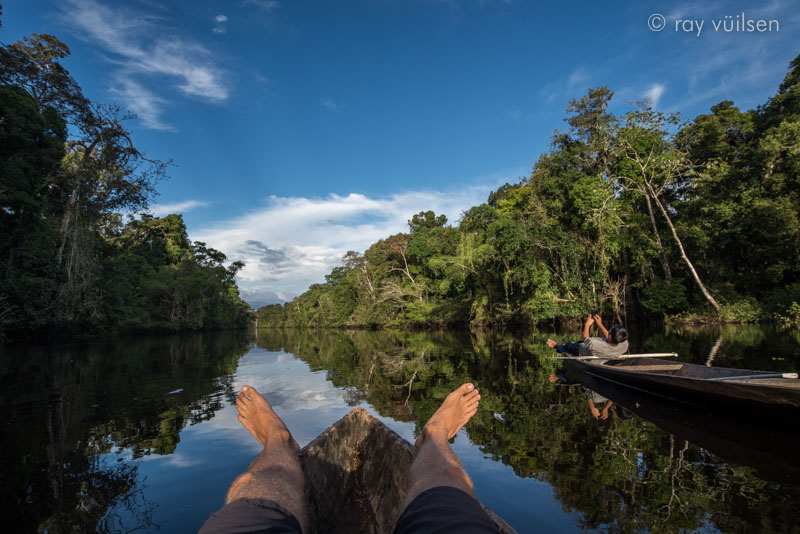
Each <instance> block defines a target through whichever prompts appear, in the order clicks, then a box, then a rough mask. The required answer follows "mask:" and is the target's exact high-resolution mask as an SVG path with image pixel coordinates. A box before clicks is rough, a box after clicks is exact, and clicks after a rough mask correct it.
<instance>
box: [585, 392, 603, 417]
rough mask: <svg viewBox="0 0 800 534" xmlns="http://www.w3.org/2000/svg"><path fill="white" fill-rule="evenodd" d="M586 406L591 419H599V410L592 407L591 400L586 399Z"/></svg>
mask: <svg viewBox="0 0 800 534" xmlns="http://www.w3.org/2000/svg"><path fill="white" fill-rule="evenodd" d="M586 404H588V405H589V411H590V412H592V417H594V418H595V419H597V418H598V417H600V410H598V409H597V406H595V405H594V402H592V399H590V398H588V397H587V398H586Z"/></svg>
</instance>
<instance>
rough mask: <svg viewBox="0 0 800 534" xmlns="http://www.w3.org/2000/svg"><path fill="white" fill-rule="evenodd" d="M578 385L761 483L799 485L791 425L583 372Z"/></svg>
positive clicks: (798, 433) (799, 440)
mask: <svg viewBox="0 0 800 534" xmlns="http://www.w3.org/2000/svg"><path fill="white" fill-rule="evenodd" d="M580 383H581V385H583V386H584V387H586V388H588V389H591V390H592V391H596V392H597V393H599V394H600V395H602V396H603V397H605V398H607V399H609V400H610V401H612V402H614V403H615V404H617V405H619V406H621V407H623V408H626V409H628V410H629V411H630V412H632V413H634V414H635V415H637V416H639V417H640V418H642V419H645V420H647V421H650V422H651V423H653V424H654V425H656V426H658V427H659V428H661V429H662V430H664V431H665V432H667V433H669V434H672V435H673V436H675V437H676V438H678V439H685V440H687V441H690V442H692V443H694V444H695V445H697V446H699V447H702V448H703V449H705V450H707V451H710V452H712V453H714V454H716V455H717V456H720V457H722V458H724V459H725V460H726V461H732V462H736V463H738V464H742V465H747V466H750V467H753V468H755V469H756V470H757V471H758V473H759V475H760V476H761V477H762V478H764V479H765V480H769V481H772V482H778V483H781V484H783V483H790V484H794V485H798V484H800V464H798V462H797V451H798V450H800V427H798V426H797V425H795V424H793V422H790V423H789V424H774V423H773V422H772V421H770V420H769V419H768V418H767V419H765V420H761V419H760V418H755V417H741V416H740V413H738V412H736V411H728V412H720V411H716V410H703V409H698V408H697V407H696V406H694V405H690V404H686V403H683V402H675V401H674V400H671V399H668V398H666V397H663V396H659V395H651V394H649V393H645V392H641V391H637V390H635V389H632V388H629V387H625V386H620V385H618V384H614V383H612V382H609V381H608V380H605V379H602V378H598V377H595V376H593V375H588V374H583V375H582V376H581V382H580Z"/></svg>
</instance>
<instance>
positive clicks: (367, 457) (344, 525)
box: [300, 408, 516, 534]
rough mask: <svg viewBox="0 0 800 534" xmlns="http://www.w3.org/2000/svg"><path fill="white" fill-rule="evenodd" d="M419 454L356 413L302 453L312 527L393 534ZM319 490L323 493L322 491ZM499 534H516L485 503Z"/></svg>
mask: <svg viewBox="0 0 800 534" xmlns="http://www.w3.org/2000/svg"><path fill="white" fill-rule="evenodd" d="M415 455H416V449H415V448H414V446H413V445H412V444H411V443H409V442H408V441H406V440H405V439H403V438H402V437H400V436H399V435H398V434H397V433H396V432H394V431H393V430H391V429H390V428H388V427H387V426H386V425H384V424H383V423H382V422H381V421H379V420H378V419H376V418H375V417H373V416H371V415H370V414H369V413H368V412H367V411H366V410H365V409H363V408H354V409H353V410H351V411H350V413H348V414H347V415H345V416H344V417H342V418H341V419H339V420H338V421H337V422H335V423H334V424H333V425H331V426H330V427H329V428H328V429H326V430H325V431H324V432H323V433H322V434H320V435H319V436H317V437H316V438H315V439H314V440H313V441H311V442H310V443H309V444H308V445H306V446H305V447H303V449H302V450H301V451H300V463H301V465H302V466H303V471H304V472H305V475H306V482H307V488H309V489H308V491H307V495H306V497H307V502H308V505H309V508H308V512H309V522H310V523H311V525H314V527H313V529H314V530H313V532H315V533H317V534H329V533H330V534H333V533H342V534H383V533H386V534H391V532H392V531H393V530H394V525H395V522H396V521H397V518H398V517H399V516H400V514H401V513H402V511H403V501H404V500H405V497H406V489H407V487H408V468H409V467H410V466H411V463H412V462H413V461H414V457H415ZM321 488H325V491H322V490H321ZM481 506H482V507H483V509H484V510H485V511H486V513H487V514H488V515H489V517H490V518H491V519H492V521H494V523H495V524H496V525H497V529H498V532H500V533H501V534H516V531H515V530H514V529H513V528H511V527H510V526H509V525H508V523H506V522H505V521H504V520H503V519H502V518H500V517H499V516H498V515H497V514H495V513H494V512H493V511H492V510H490V509H489V508H487V507H486V506H484V505H483V504H482V503H481Z"/></svg>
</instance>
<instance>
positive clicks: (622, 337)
mask: <svg viewBox="0 0 800 534" xmlns="http://www.w3.org/2000/svg"><path fill="white" fill-rule="evenodd" d="M593 324H596V325H597V327H598V328H599V329H600V331H601V332H602V333H603V336H604V337H589V330H590V328H591V327H592V325H593ZM547 344H548V345H549V346H550V347H552V348H554V349H556V352H558V353H559V354H562V353H566V354H571V355H573V356H597V357H599V358H616V357H617V356H622V355H623V354H625V353H626V352H627V351H628V331H627V330H625V327H624V326H622V325H621V324H615V325H614V326H612V327H611V330H606V327H605V326H603V319H602V318H601V317H600V316H599V315H597V314H596V313H592V314H589V317H587V318H586V324H584V325H583V341H580V342H578V341H568V342H566V343H564V344H561V345H559V344H558V343H556V342H555V341H553V340H552V339H548V340H547Z"/></svg>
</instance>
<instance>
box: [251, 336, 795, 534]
mask: <svg viewBox="0 0 800 534" xmlns="http://www.w3.org/2000/svg"><path fill="white" fill-rule="evenodd" d="M673 336H678V337H680V343H681V344H683V346H684V348H686V349H688V347H693V350H697V352H696V353H697V354H700V355H707V354H708V352H709V350H710V348H711V347H712V346H713V344H714V343H715V342H716V340H717V339H718V338H719V337H720V332H719V331H718V330H716V331H708V330H696V331H695V332H694V333H692V332H691V331H689V332H687V331H685V330H682V331H681V332H680V333H679V334H676V333H675V332H667V333H665V334H662V337H661V338H658V337H657V336H653V337H652V338H649V339H648V340H646V341H644V342H643V344H644V345H648V344H651V345H655V347H653V348H656V349H659V350H661V349H662V348H666V347H663V345H667V346H672V343H673V342H674V337H673ZM769 336H772V339H771V341H770V342H771V343H773V344H775V343H788V341H786V340H782V338H781V339H777V340H776V339H774V336H775V333H770V334H769ZM769 336H767V337H769ZM546 337H547V335H546V334H544V333H542V334H539V333H531V334H529V335H528V336H527V337H524V338H514V337H511V336H507V335H503V334H499V333H489V332H475V333H472V334H469V333H464V334H459V333H452V332H433V333H421V332H407V331H379V332H368V331H340V330H272V329H262V330H260V331H259V333H258V344H259V346H262V347H265V348H269V349H271V350H275V349H278V348H283V349H284V350H286V351H287V352H291V353H293V354H295V355H296V356H298V357H299V358H301V359H302V360H303V361H305V362H307V363H308V364H309V366H310V367H311V368H312V370H325V371H326V372H327V375H328V378H329V379H330V380H331V381H332V382H333V384H334V385H336V386H337V387H340V388H343V389H345V390H346V397H347V399H348V402H350V403H356V402H359V401H362V400H363V401H366V402H369V403H370V404H371V405H372V406H373V407H374V408H375V409H376V410H377V411H378V412H379V413H381V414H382V415H384V416H389V417H392V418H395V419H397V420H401V421H412V422H414V423H416V425H417V429H418V430H420V429H421V427H422V425H423V424H424V423H425V421H427V420H428V418H429V417H430V416H431V415H432V414H433V412H434V411H435V409H436V408H437V407H438V406H439V404H440V403H441V401H442V399H444V397H445V396H446V395H447V393H448V392H449V391H451V390H452V389H453V387H455V386H456V385H458V384H460V383H462V382H465V381H472V382H474V383H476V384H477V385H478V387H479V388H480V389H481V394H482V399H481V405H480V409H479V412H478V414H477V415H476V416H475V417H474V418H473V419H472V421H471V423H470V424H469V425H468V427H467V433H468V436H469V439H470V440H471V441H472V442H473V443H474V444H476V445H477V446H478V447H479V448H480V449H481V451H482V452H483V453H484V454H485V455H486V456H488V457H491V458H492V459H494V460H495V461H498V462H502V463H503V464H506V465H508V466H510V467H511V468H512V469H513V470H514V473H515V474H516V475H517V476H520V477H531V478H536V479H539V480H542V481H546V482H547V483H549V484H550V485H551V487H552V488H553V491H554V493H555V495H556V497H557V498H558V499H559V501H560V502H561V504H562V506H563V508H564V509H565V510H566V511H568V512H573V513H575V514H576V515H577V516H578V517H579V522H580V526H581V527H582V528H586V529H602V530H614V531H622V532H640V531H651V532H676V531H680V530H696V529H704V528H706V527H708V526H713V527H716V528H718V529H720V530H722V531H758V532H781V531H785V530H786V528H787V525H793V524H796V522H797V519H798V518H800V510H798V503H800V488H798V487H797V486H794V485H791V484H776V483H770V482H767V481H765V480H764V479H762V478H760V477H759V475H758V474H757V472H756V470H755V469H753V468H751V467H746V466H742V465H738V464H736V463H733V462H730V461H727V460H726V459H723V458H720V457H718V456H716V455H714V454H712V453H710V452H708V451H707V450H705V449H703V448H701V447H698V446H697V445H695V444H693V443H691V442H689V441H685V440H683V439H681V438H679V437H677V436H675V435H672V434H668V433H666V432H664V431H662V430H660V429H659V428H658V427H656V426H655V425H654V424H651V423H649V422H647V421H645V420H642V419H640V418H638V417H635V418H622V417H619V416H618V415H610V416H609V418H608V420H607V421H600V422H598V421H597V420H596V419H595V418H594V417H593V416H592V414H591V413H590V412H589V410H587V401H586V396H585V394H584V393H583V392H582V391H581V390H580V389H579V388H578V387H576V386H569V387H563V386H562V387H556V386H554V385H552V384H550V383H549V380H548V377H549V375H550V373H552V372H553V370H554V367H555V365H554V361H553V360H552V358H550V357H549V356H550V351H549V350H548V349H547V348H546V346H545V344H544V341H545V340H546ZM767 337H765V334H764V333H763V332H761V333H758V332H755V331H745V332H743V333H742V332H734V331H732V330H728V331H726V332H725V345H724V347H725V348H726V350H729V352H728V353H727V355H722V354H720V355H719V356H718V360H721V361H724V360H725V358H728V359H733V360H738V359H741V358H743V357H744V356H743V355H745V354H747V353H748V350H747V347H748V345H747V343H751V344H755V345H756V346H759V344H762V343H764V342H766V341H765V340H766V339H767ZM751 346H752V345H751ZM701 348H702V349H703V350H702V351H700V349H701ZM730 350H732V352H730ZM684 354H692V353H691V352H684ZM611 413H612V414H614V412H613V411H612V412H611Z"/></svg>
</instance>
